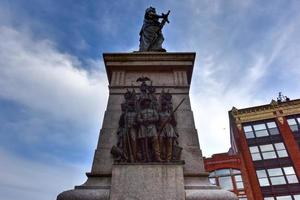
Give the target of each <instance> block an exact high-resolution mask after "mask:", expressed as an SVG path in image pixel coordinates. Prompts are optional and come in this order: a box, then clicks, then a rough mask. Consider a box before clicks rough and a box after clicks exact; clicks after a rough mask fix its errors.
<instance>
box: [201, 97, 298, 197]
mask: <svg viewBox="0 0 300 200" xmlns="http://www.w3.org/2000/svg"><path fill="white" fill-rule="evenodd" d="M229 122H230V137H231V149H230V151H229V152H228V153H222V154H215V155H213V156H212V157H211V158H206V159H205V167H206V170H207V171H208V172H210V181H211V183H212V184H216V185H220V186H221V187H223V188H225V189H228V190H231V191H233V192H235V193H236V194H237V195H238V196H239V198H240V199H249V200H300V183H299V181H300V99H297V100H289V99H287V98H285V99H279V100H278V101H274V100H273V101H272V102H271V103H270V104H267V105H261V106H255V107H250V108H244V109H237V108H235V107H233V108H232V110H231V111H229ZM238 172H240V173H238ZM237 175H241V176H237ZM225 177H227V178H225ZM228 177H230V178H231V179H229V178H228ZM230 181H231V183H230Z"/></svg>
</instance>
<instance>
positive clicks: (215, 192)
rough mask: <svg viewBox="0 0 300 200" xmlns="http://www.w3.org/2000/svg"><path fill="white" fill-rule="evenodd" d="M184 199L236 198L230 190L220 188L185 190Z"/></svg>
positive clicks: (214, 199) (235, 199) (213, 199)
mask: <svg viewBox="0 0 300 200" xmlns="http://www.w3.org/2000/svg"><path fill="white" fill-rule="evenodd" d="M185 192H186V200H238V198H237V196H236V195H235V194H233V193H232V192H229V191H225V190H220V189H209V188H208V189H206V188H203V189H197V190H186V191H185Z"/></svg>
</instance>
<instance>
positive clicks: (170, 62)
mask: <svg viewBox="0 0 300 200" xmlns="http://www.w3.org/2000/svg"><path fill="white" fill-rule="evenodd" d="M195 57H196V53H195V52H172V53H166V52H164V53H162V52H133V53H103V59H104V63H105V68H106V72H107V77H108V80H109V81H110V80H111V76H112V71H158V72H161V71H186V73H187V79H188V80H187V81H188V84H190V82H191V78H192V72H193V67H194V62H195Z"/></svg>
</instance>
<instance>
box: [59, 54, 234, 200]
mask: <svg viewBox="0 0 300 200" xmlns="http://www.w3.org/2000/svg"><path fill="white" fill-rule="evenodd" d="M195 55H196V54H195V53H190V52H182V53H155V52H144V53H141V52H137V53H106V54H103V57H104V62H105V67H106V72H107V77H108V80H109V99H108V104H107V109H106V111H105V115H104V119H103V124H102V129H101V130H100V137H99V142H98V146H97V149H96V151H95V156H94V161H93V166H92V170H91V173H88V174H87V176H88V180H87V181H86V183H84V184H83V185H81V186H76V187H75V189H74V190H69V191H66V192H63V193H61V194H60V195H59V196H58V198H57V199H58V200H94V199H95V200H96V199H97V200H102V199H103V200H104V199H105V200H108V199H114V200H115V199H122V198H121V195H122V194H123V195H125V196H126V198H128V199H141V196H143V199H147V198H148V197H149V199H151V198H152V199H154V200H155V199H164V197H165V199H187V200H192V199H193V200H221V199H222V200H234V199H237V197H236V196H235V195H234V194H233V193H231V192H228V191H224V190H221V189H220V188H217V187H216V186H211V185H210V184H209V181H208V173H206V172H205V170H204V164H203V158H202V153H201V149H200V145H199V141H198V134H197V130H196V128H195V124H194V117H193V112H192V110H191V104H190V98H189V89H190V84H191V79H192V72H193V67H194V61H195ZM142 76H146V77H148V78H150V79H151V80H152V85H153V86H154V87H155V88H156V95H157V96H158V95H159V94H160V93H161V91H162V90H163V89H164V90H168V91H169V92H170V94H171V95H172V97H173V98H172V101H173V105H178V104H179V102H180V101H181V100H182V99H183V98H185V101H184V102H183V104H182V105H181V106H180V107H179V109H178V110H177V112H176V113H175V118H176V121H177V132H178V134H179V138H178V142H179V145H180V146H181V147H182V148H183V149H182V155H181V160H184V161H185V164H184V165H180V166H176V165H164V164H161V165H141V166H131V165H114V164H113V157H112V156H111V154H110V150H111V148H112V146H113V145H115V144H116V143H117V130H118V126H119V124H118V121H119V118H120V114H121V106H120V105H121V103H122V101H123V99H124V96H123V95H124V93H125V92H126V91H127V89H129V90H132V89H135V90H136V91H139V89H138V88H139V85H140V84H139V83H137V82H136V80H137V78H139V77H142ZM99 103H101V102H99ZM200 112H201V111H200ZM127 173H128V174H131V175H132V177H131V176H130V177H129V176H127V175H126V174H127ZM151 174H153V175H154V177H152V176H151ZM141 177H144V178H141ZM158 180H160V181H158ZM148 185H149V186H148ZM150 185H151V186H150ZM183 190H184V192H183ZM128 191H130V196H129V192H128ZM164 192H166V193H165V194H164ZM173 194H176V196H174V197H173V196H172V195H173ZM183 194H184V195H183ZM155 195H157V196H155ZM163 195H167V196H163Z"/></svg>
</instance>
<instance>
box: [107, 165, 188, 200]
mask: <svg viewBox="0 0 300 200" xmlns="http://www.w3.org/2000/svg"><path fill="white" fill-rule="evenodd" d="M110 199H111V200H124V199H128V200H129V199H130V200H131V199H132V200H152V199H155V200H165V199H172V200H184V199H185V191H184V180H183V169H182V164H133V165H131V164H126V165H114V166H113V171H112V187H111V196H110Z"/></svg>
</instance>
